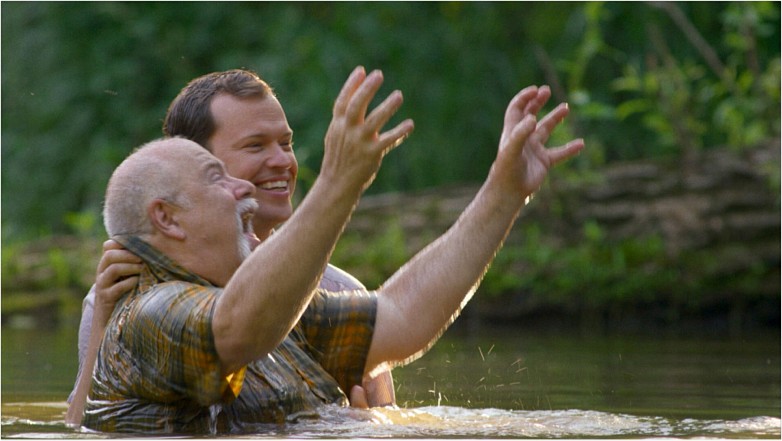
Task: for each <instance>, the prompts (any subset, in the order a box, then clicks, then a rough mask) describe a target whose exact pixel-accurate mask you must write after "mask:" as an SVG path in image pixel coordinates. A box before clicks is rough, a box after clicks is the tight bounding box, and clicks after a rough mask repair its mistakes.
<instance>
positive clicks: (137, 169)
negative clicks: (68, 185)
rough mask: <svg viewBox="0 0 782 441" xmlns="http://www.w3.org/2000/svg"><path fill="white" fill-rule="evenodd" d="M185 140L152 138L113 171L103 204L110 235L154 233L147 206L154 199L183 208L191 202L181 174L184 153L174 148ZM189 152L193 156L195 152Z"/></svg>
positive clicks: (105, 222)
mask: <svg viewBox="0 0 782 441" xmlns="http://www.w3.org/2000/svg"><path fill="white" fill-rule="evenodd" d="M182 142H185V143H188V144H190V141H187V140H185V139H182V138H173V139H171V138H168V139H157V140H154V141H150V142H148V143H146V144H144V145H142V146H141V147H139V148H137V149H136V150H134V151H133V153H131V154H130V155H129V156H128V157H127V158H126V159H125V160H124V161H122V163H121V164H120V165H119V166H118V167H117V168H116V169H115V170H114V173H113V174H112V175H111V179H109V184H108V186H107V187H106V196H105V199H104V204H103V222H104V226H105V227H106V232H107V233H108V235H109V237H115V236H124V235H145V234H149V233H152V231H153V226H152V223H151V222H150V220H149V216H148V215H147V206H148V205H149V203H150V202H151V201H153V200H155V199H162V200H165V201H167V202H169V203H171V204H174V205H177V206H180V207H184V208H186V207H188V206H189V205H190V201H189V200H188V199H187V197H186V195H184V193H183V181H182V178H181V173H179V171H180V170H179V169H180V167H179V163H180V162H181V158H182V155H183V152H182V151H181V150H177V149H172V148H171V146H172V145H174V144H175V143H182ZM192 146H193V147H192V148H197V147H195V144H192ZM186 154H189V155H192V151H191V152H190V153H186Z"/></svg>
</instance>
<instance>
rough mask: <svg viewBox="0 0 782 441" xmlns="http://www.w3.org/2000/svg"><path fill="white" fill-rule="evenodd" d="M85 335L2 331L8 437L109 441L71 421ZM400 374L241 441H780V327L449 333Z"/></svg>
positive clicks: (5, 435)
mask: <svg viewBox="0 0 782 441" xmlns="http://www.w3.org/2000/svg"><path fill="white" fill-rule="evenodd" d="M457 331H458V330H457ZM772 334H773V333H772ZM75 338H76V337H75V329H73V330H71V329H67V330H59V331H54V332H53V331H41V330H14V329H5V328H4V329H3V332H2V371H1V372H2V403H3V404H2V411H1V413H2V426H0V431H1V432H2V437H3V438H73V437H78V438H105V437H106V436H105V435H102V434H94V433H84V432H77V431H74V430H72V429H69V428H67V427H66V426H65V425H64V423H63V418H64V414H65V410H66V405H65V403H64V399H65V397H66V396H67V394H68V392H69V391H70V389H71V387H72V386H73V380H74V377H75V371H76V362H75V351H76V349H75V348H76V342H75ZM394 375H395V380H396V383H397V399H398V403H399V406H400V408H396V409H375V410H372V411H361V410H356V409H340V408H334V407H324V408H323V409H322V413H321V415H320V417H319V418H317V419H306V418H301V419H300V420H298V421H296V422H295V423H291V424H287V425H285V426H277V425H265V426H259V427H257V428H256V430H254V431H253V433H252V434H247V435H246V436H245V435H242V436H232V437H238V438H242V437H248V438H259V437H261V438H279V437H287V438H312V437H340V438H471V437H472V438H574V437H578V438H582V437H598V438H602V437H619V438H635V437H642V438H649V437H723V438H774V439H779V438H780V436H781V434H780V341H779V335H778V334H777V335H766V336H760V337H758V336H753V337H747V338H744V339H741V340H736V341H726V340H724V339H721V338H666V337H660V336H656V337H648V336H647V337H637V336H634V337H627V336H622V337H619V336H613V337H582V336H579V335H575V334H559V335H535V334H534V333H532V332H529V331H523V332H519V331H518V330H512V331H506V332H499V333H496V332H489V331H488V330H482V331H480V332H479V333H477V334H473V335H462V333H460V332H451V331H449V333H446V335H445V336H444V338H443V339H442V340H441V341H440V342H439V343H438V344H437V345H436V346H435V347H434V348H433V349H432V351H430V352H429V353H428V354H426V355H425V356H424V357H423V358H421V359H420V360H418V361H416V362H414V363H413V364H411V365H410V366H407V367H404V368H401V369H396V370H395V371H394Z"/></svg>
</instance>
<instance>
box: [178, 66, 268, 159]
mask: <svg viewBox="0 0 782 441" xmlns="http://www.w3.org/2000/svg"><path fill="white" fill-rule="evenodd" d="M220 94H227V95H231V96H234V97H238V98H246V97H259V98H263V97H265V96H268V95H271V96H274V91H273V90H272V88H271V87H270V86H269V85H268V84H267V83H266V82H265V81H264V80H262V79H261V78H260V77H259V76H258V75H257V74H255V73H254V72H251V71H248V70H243V69H233V70H227V71H223V72H214V73H210V74H206V75H203V76H200V77H198V78H196V79H194V80H192V81H190V82H189V83H188V84H187V86H185V87H184V88H183V89H182V90H181V91H180V92H179V95H177V96H176V98H174V101H172V102H171V105H170V106H169V107H168V112H167V113H166V119H165V121H164V122H163V134H164V135H165V136H168V137H174V136H180V137H183V138H187V139H189V140H191V141H195V142H197V143H198V144H200V145H202V146H204V147H205V148H206V149H207V150H209V151H211V150H212V149H211V146H210V145H209V138H211V137H212V134H213V133H214V131H215V121H214V117H213V115H212V111H211V104H212V99H214V97H215V96H217V95H220Z"/></svg>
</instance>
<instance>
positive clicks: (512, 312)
mask: <svg viewBox="0 0 782 441" xmlns="http://www.w3.org/2000/svg"><path fill="white" fill-rule="evenodd" d="M779 155H780V147H779V144H778V143H772V144H770V145H768V146H767V147H766V148H759V149H755V150H752V151H748V152H744V153H736V152H733V151H730V150H712V151H707V152H703V153H701V154H700V155H699V156H698V157H696V158H695V159H696V160H695V161H694V162H692V163H689V164H683V163H681V162H679V161H675V160H671V161H637V162H625V163H619V164H613V165H610V166H607V167H604V168H602V169H600V170H592V171H589V172H588V173H587V172H585V173H575V172H570V173H554V174H552V176H551V179H550V180H549V181H548V183H547V184H546V185H545V186H544V188H542V189H541V191H540V192H539V194H538V195H537V196H536V197H535V199H534V200H533V201H532V202H531V203H530V205H529V206H527V207H526V208H525V210H524V211H523V213H522V215H521V218H520V219H519V221H518V223H517V225H516V226H515V227H514V229H513V230H512V231H511V234H510V236H509V238H508V240H507V242H506V245H505V247H504V249H503V250H502V251H501V252H500V253H499V254H498V256H497V258H496V261H495V262H494V264H493V265H492V268H491V269H490V271H489V272H488V273H487V275H486V278H485V280H484V282H483V284H482V285H481V287H480V289H479V291H478V293H477V294H476V296H475V298H474V299H473V301H472V302H471V304H470V306H469V308H467V310H466V311H465V314H464V317H463V318H462V319H461V320H460V322H466V323H471V325H469V326H481V325H484V324H503V325H512V326H524V325H534V326H535V327H543V326H554V327H568V328H578V329H582V330H593V331H596V332H604V331H605V332H611V331H623V330H637V331H643V330H648V329H655V330H658V329H680V330H684V331H686V330H705V331H706V332H720V333H725V334H726V335H739V334H741V333H743V332H750V331H752V330H757V329H772V330H773V329H776V330H777V331H778V329H779V326H780V190H779V160H780V156H779ZM476 191H477V186H473V185H465V186H460V187H451V188H438V189H431V190H428V191H424V192H418V193H414V194H383V195H367V196H365V197H364V198H363V199H362V201H361V203H360V204H359V207H358V208H357V210H356V213H355V214H354V216H353V218H352V220H351V222H350V224H349V225H348V228H347V229H346V231H345V233H344V235H343V238H342V240H341V241H340V243H339V245H338V247H337V249H336V250H335V254H334V256H333V259H332V262H333V263H334V264H336V265H337V266H340V267H342V268H344V269H346V270H348V271H350V272H351V273H353V274H354V275H356V276H357V277H358V278H359V279H360V280H362V281H363V282H364V283H365V284H366V285H367V286H368V287H370V288H372V287H374V286H377V285H379V284H380V283H382V282H383V281H384V280H385V279H386V278H387V277H388V276H390V275H391V274H392V273H393V272H394V271H395V270H396V269H397V268H398V267H399V266H400V265H401V264H403V263H404V262H405V261H407V260H408V259H409V258H410V257H412V255H414V253H415V252H417V251H418V250H420V249H421V248H422V247H423V246H424V245H425V244H427V243H429V242H430V241H431V240H433V239H434V238H436V237H437V236H439V235H440V234H442V232H444V231H445V230H446V229H447V228H448V227H449V226H450V225H451V224H452V223H453V222H454V221H455V220H456V218H457V217H458V215H459V213H460V212H461V211H462V210H463V209H464V207H466V206H467V204H468V203H469V201H470V199H471V198H472V196H473V195H474V194H475V192H476ZM102 241H103V238H102V237H101V236H100V234H86V233H83V232H82V233H81V234H75V235H71V236H57V237H45V238H41V239H39V240H36V241H34V242H28V243H9V242H8V241H7V240H6V241H4V243H3V249H2V251H3V254H2V276H3V277H2V323H3V325H7V324H12V325H18V326H35V325H36V324H43V325H55V324H57V323H58V322H62V321H73V317H76V319H78V312H79V309H80V305H81V299H82V297H83V296H84V293H86V292H87V290H88V289H89V286H90V285H91V284H92V282H93V279H94V273H95V266H96V265H97V261H98V258H99V254H100V249H101V243H102ZM465 252H469V250H465Z"/></svg>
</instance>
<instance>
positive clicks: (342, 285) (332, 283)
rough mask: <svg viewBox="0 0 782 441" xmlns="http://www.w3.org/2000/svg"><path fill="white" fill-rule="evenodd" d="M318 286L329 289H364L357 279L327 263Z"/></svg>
mask: <svg viewBox="0 0 782 441" xmlns="http://www.w3.org/2000/svg"><path fill="white" fill-rule="evenodd" d="M320 287H321V288H323V289H326V290H329V291H345V290H353V289H366V287H365V286H364V284H363V283H361V282H360V281H359V280H358V279H356V278H355V277H353V276H352V275H350V274H348V273H347V272H346V271H343V270H341V269H339V268H337V267H336V266H334V265H332V264H328V265H327V266H326V270H325V271H323V277H322V278H321V281H320Z"/></svg>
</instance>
